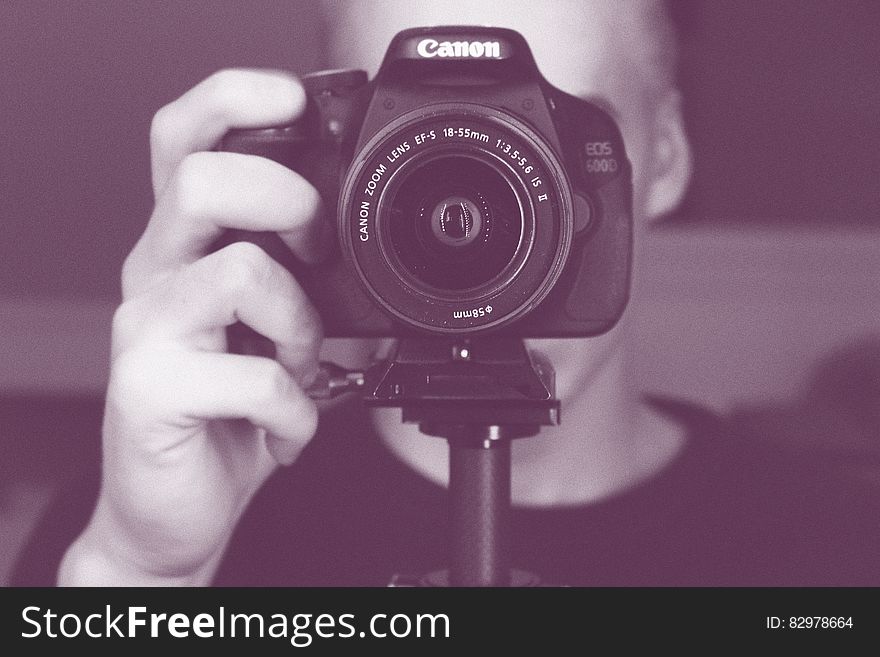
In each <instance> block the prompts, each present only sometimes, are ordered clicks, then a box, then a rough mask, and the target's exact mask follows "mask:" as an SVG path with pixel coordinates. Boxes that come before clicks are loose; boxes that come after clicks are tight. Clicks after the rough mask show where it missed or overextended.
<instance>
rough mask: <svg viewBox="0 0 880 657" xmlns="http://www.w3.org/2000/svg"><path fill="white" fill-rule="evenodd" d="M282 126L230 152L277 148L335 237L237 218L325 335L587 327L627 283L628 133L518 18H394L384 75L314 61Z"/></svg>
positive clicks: (579, 330)
mask: <svg viewBox="0 0 880 657" xmlns="http://www.w3.org/2000/svg"><path fill="white" fill-rule="evenodd" d="M303 84H304V86H305V89H306V92H307V97H308V101H307V107H306V110H305V112H304V114H303V115H302V116H301V117H300V118H299V119H298V120H297V121H296V122H295V123H294V124H291V125H287V126H278V127H269V128H266V129H256V130H255V129H249V130H233V131H231V132H229V133H228V134H227V135H226V136H225V138H224V139H223V141H222V142H221V144H220V145H219V147H218V148H219V149H220V150H224V151H233V152H239V153H248V154H254V155H260V156H264V157H268V158H271V159H273V160H275V161H277V162H280V163H282V164H284V165H285V166H287V167H289V168H291V169H293V170H294V171H296V172H298V173H299V174H300V175H302V176H303V177H304V178H306V179H307V180H308V181H309V182H310V183H311V184H313V185H314V186H315V187H316V188H317V190H318V191H319V193H320V194H321V196H322V198H323V199H324V201H325V204H326V206H327V207H328V208H334V207H335V208H337V213H336V217H335V218H333V219H335V221H336V226H337V235H338V238H339V239H338V240H337V242H336V244H334V247H333V252H332V253H331V254H330V255H329V256H328V257H327V258H326V259H325V260H323V261H322V262H321V263H319V264H316V265H315V264H312V265H308V266H306V265H304V264H303V263H300V262H298V261H297V260H296V259H295V258H294V256H293V255H292V254H291V253H290V251H289V250H288V249H287V248H286V247H285V246H284V245H283V243H282V242H281V240H280V239H279V238H278V237H277V235H274V234H268V233H247V232H243V231H230V232H229V234H228V235H226V236H225V237H224V243H228V242H231V241H239V240H248V241H252V242H255V243H257V244H259V245H260V246H261V247H262V248H264V249H265V250H266V251H267V252H268V253H269V254H270V255H272V257H274V258H276V259H277V260H278V261H279V262H281V263H282V264H284V265H285V266H286V267H287V268H288V269H289V270H290V271H291V272H292V273H293V274H294V275H295V277H296V278H297V281H298V282H299V284H300V285H301V286H302V287H303V288H304V290H305V292H306V293H307V294H308V295H309V297H310V299H311V300H312V302H313V303H314V304H315V306H316V308H317V310H318V312H319V314H320V316H321V318H322V322H323V324H324V330H325V333H326V335H328V336H331V337H404V336H413V335H421V336H425V335H446V336H458V335H465V336H469V335H476V334H483V333H487V332H492V333H493V334H498V335H504V336H509V337H584V336H591V335H597V334H600V333H603V332H605V331H607V330H608V329H610V328H611V327H612V326H613V325H614V324H615V323H616V322H617V320H618V319H619V318H620V316H621V314H622V313H623V310H624V308H625V306H626V303H627V299H628V294H629V279H630V268H631V257H632V256H631V253H632V183H631V171H630V165H629V162H628V160H627V158H626V154H625V151H624V145H623V140H622V138H621V135H620V131H619V129H618V127H617V126H616V124H615V122H614V121H613V119H612V118H611V117H610V116H609V115H608V114H607V113H606V112H605V111H604V110H603V109H601V108H599V107H598V106H596V105H594V104H592V103H590V102H587V101H585V100H582V99H580V98H576V97H574V96H571V95H569V94H566V93H564V92H562V91H560V90H558V89H556V88H554V87H553V86H552V85H550V84H549V83H548V82H547V81H546V80H544V79H543V77H542V76H541V74H540V72H539V71H538V68H537V66H536V64H535V61H534V58H533V57H532V54H531V52H530V50H529V48H528V45H527V44H526V41H525V39H524V38H523V37H522V36H521V35H520V34H518V33H517V32H514V31H512V30H507V29H499V28H488V27H473V26H445V27H425V28H415V29H410V30H405V31H403V32H400V33H399V34H398V35H397V36H396V37H395V38H394V39H393V40H392V42H391V44H390V45H389V47H388V50H387V52H386V55H385V58H384V60H383V63H382V65H381V67H380V69H379V71H378V73H377V74H376V76H375V77H374V78H373V79H372V80H368V78H367V74H366V73H365V72H364V71H357V70H337V71H324V72H319V73H315V74H310V75H307V76H304V78H303Z"/></svg>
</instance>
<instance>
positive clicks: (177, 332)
mask: <svg viewBox="0 0 880 657" xmlns="http://www.w3.org/2000/svg"><path fill="white" fill-rule="evenodd" d="M304 105H305V94H304V92H303V89H302V87H301V86H300V84H299V83H298V82H297V81H296V80H295V79H293V78H292V77H289V76H287V75H284V74H281V73H274V72H266V71H243V70H231V71H223V72H220V73H218V74H215V75H214V76H212V77H210V78H208V79H207V80H205V81H204V82H202V83H201V84H199V85H197V86H196V87H194V88H193V89H192V90H190V91H189V92H187V93H186V94H184V95H183V96H182V97H180V98H179V99H178V100H176V101H174V102H172V103H171V104H169V105H167V106H166V107H163V108H162V109H161V110H159V112H158V113H157V114H156V116H155V118H154V120H153V125H152V130H151V152H152V177H153V190H154V195H155V208H154V211H153V214H152V216H151V217H150V220H149V224H148V225H147V228H146V230H145V232H144V234H143V236H142V237H141V238H140V240H139V241H138V243H137V244H136V246H135V247H134V249H133V250H132V252H131V254H130V255H129V256H128V258H127V260H126V262H125V265H124V268H123V273H122V292H123V295H122V296H123V303H122V304H121V306H120V307H119V309H118V310H117V312H116V315H115V317H114V323H113V352H112V366H111V374H110V382H109V387H108V392H107V401H106V409H105V416H104V427H103V477H102V487H101V493H100V496H99V500H98V504H97V507H96V510H95V512H94V514H93V516H92V518H91V520H90V522H89V525H88V527H87V528H86V530H85V531H84V532H83V534H82V535H81V536H80V537H79V538H78V539H77V541H76V542H75V543H74V544H73V545H72V546H71V548H70V549H69V550H68V552H67V555H66V556H65V559H64V562H63V563H62V567H61V570H60V573H59V583H60V584H88V585H94V584H116V585H129V584H136V585H149V584H204V583H207V582H208V581H209V580H210V578H211V576H212V575H213V572H214V570H215V568H216V565H217V563H218V561H219V559H220V557H221V556H222V553H223V550H224V548H225V545H226V543H227V541H228V539H229V536H230V535H231V533H232V530H233V527H234V526H235V524H236V522H237V520H238V518H239V516H240V515H241V513H242V511H243V510H244V508H245V507H246V505H247V504H248V502H249V501H250V499H251V497H252V495H253V494H254V492H255V491H256V490H257V489H258V488H259V487H260V486H261V485H262V483H263V482H264V481H265V480H266V478H267V477H268V476H269V475H270V474H271V473H272V471H273V470H274V469H275V467H276V466H277V464H278V463H284V464H288V463H292V462H293V461H294V460H295V459H296V457H297V456H298V454H299V452H300V451H301V449H302V448H303V447H304V446H305V444H306V443H307V442H308V440H309V439H310V438H311V437H312V435H313V434H314V432H315V428H316V425H317V410H316V407H315V405H314V403H313V402H312V401H311V400H310V399H309V398H308V397H307V396H306V395H305V394H304V392H303V387H304V385H306V384H307V383H308V381H309V380H310V377H312V376H313V375H314V373H315V372H316V370H317V357H318V350H319V347H320V343H321V326H320V321H319V318H318V315H317V313H316V312H315V310H314V308H313V307H312V305H311V304H310V303H309V301H308V299H306V297H305V295H304V294H303V292H302V290H301V289H300V287H299V286H298V285H297V283H296V281H295V280H294V279H293V277H292V276H291V275H290V273H289V272H288V271H287V270H286V269H285V268H284V267H282V266H281V265H279V264H278V263H276V262H275V261H274V260H273V259H272V258H270V257H269V256H268V255H266V253H265V252H263V251H262V250H261V249H260V248H259V247H257V246H254V245H253V244H250V243H242V242H239V243H235V244H231V245H229V246H227V247H225V248H223V249H221V250H219V251H216V252H213V253H209V250H210V247H211V245H212V244H213V243H214V241H215V240H216V238H217V237H218V236H219V235H220V234H221V233H222V232H223V230H224V229H226V228H238V229H244V230H260V231H275V232H277V233H278V234H279V235H280V236H281V238H282V239H283V240H284V241H285V243H286V244H287V245H288V246H289V247H290V248H291V249H292V251H293V252H294V253H295V254H296V255H298V256H299V257H301V258H303V259H306V260H308V259H310V258H314V257H315V254H316V253H317V252H318V251H319V250H320V246H321V244H322V243H324V241H325V239H326V236H327V235H328V234H329V231H328V230H327V227H326V222H324V221H322V220H321V207H320V206H321V203H320V198H319V196H318V193H317V192H316V190H315V189H314V188H313V187H312V186H311V185H309V184H308V183H307V182H306V181H305V180H304V179H303V178H301V177H300V176H299V175H297V174H296V173H294V172H292V171H290V170H289V169H287V168H285V167H283V166H282V165H280V164H277V163H275V162H272V161H269V160H266V159H263V158H260V157H256V156H251V155H242V154H235V153H221V152H206V151H207V149H210V148H211V147H212V146H214V145H215V144H216V142H218V141H219V139H220V138H221V137H222V136H223V135H224V134H225V133H226V132H227V131H228V130H229V129H230V128H250V127H262V126H267V125H277V124H283V123H289V122H291V121H293V120H295V119H296V118H297V117H298V116H299V115H300V113H301V112H302V110H303V107H304ZM236 321H241V322H243V323H245V324H247V325H248V326H250V327H251V328H253V329H254V330H256V331H257V332H259V333H261V334H262V335H264V336H265V337H267V338H269V339H270V340H272V341H273V342H274V344H275V346H276V351H277V359H276V360H273V359H269V358H263V357H258V356H246V355H237V354H230V353H227V345H226V333H225V328H226V327H227V326H229V325H231V324H233V323H235V322H236Z"/></svg>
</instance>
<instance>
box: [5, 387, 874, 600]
mask: <svg viewBox="0 0 880 657" xmlns="http://www.w3.org/2000/svg"><path fill="white" fill-rule="evenodd" d="M646 403H649V404H650V405H651V406H652V407H653V408H654V409H655V410H656V411H657V412H659V413H665V414H668V415H670V416H671V417H673V418H675V419H677V421H679V422H681V423H682V424H683V425H684V427H685V428H686V430H687V434H688V440H687V443H686V447H685V448H684V449H683V451H682V452H681V453H680V455H679V456H678V458H677V459H676V460H675V461H674V462H673V463H672V464H671V465H669V466H668V467H666V468H665V469H664V470H663V471H662V472H661V473H659V474H658V475H657V476H655V477H654V478H652V479H651V480H650V481H647V482H645V483H643V484H641V485H639V486H638V487H636V488H633V489H631V490H629V491H627V492H625V493H623V494H621V495H618V496H616V497H613V498H610V499H608V500H606V501H602V502H599V503H596V504H591V505H586V506H576V507H567V508H558V509H552V510H545V509H534V508H514V510H513V512H512V537H511V539H512V552H513V553H512V565H513V566H514V567H515V568H518V569H522V570H525V571H529V572H532V573H535V574H537V575H538V576H540V578H541V581H542V582H544V583H546V584H550V585H557V584H558V585H571V586H758V585H760V586H807V585H819V586H878V585H880V482H878V480H877V472H878V469H877V467H876V465H877V459H876V456H872V455H873V454H876V452H875V451H873V450H867V449H863V446H853V445H852V444H848V443H846V442H844V444H845V445H848V446H847V448H846V449H839V448H838V447H835V448H834V449H833V450H832V449H829V448H827V447H822V446H821V445H837V446H839V445H840V442H841V441H837V442H835V440H834V437H833V436H828V435H827V433H826V432H828V431H833V430H834V428H835V427H834V426H833V425H828V424H823V423H822V422H819V421H813V422H809V421H805V420H809V418H808V417H807V418H805V416H804V414H803V413H800V412H790V411H789V412H784V411H778V412H774V413H764V414H760V413H752V414H740V415H737V414H732V415H730V416H726V417H721V416H718V415H715V414H713V413H710V412H708V411H706V410H705V409H701V408H699V407H697V406H693V405H688V404H683V403H680V402H673V401H669V400H659V399H649V400H647V401H646ZM370 427H371V425H370V423H369V421H368V419H367V417H366V414H365V412H364V410H363V409H362V408H361V407H360V406H359V405H358V404H355V403H344V404H342V405H341V406H340V407H339V408H337V409H335V410H334V412H332V413H330V414H328V415H327V416H325V417H324V418H322V422H321V427H320V429H319V432H318V435H317V436H316V437H315V439H314V440H313V441H312V442H311V443H310V444H309V446H308V447H307V448H306V449H305V451H304V452H303V454H302V455H301V457H300V459H299V460H298V461H297V462H296V463H295V464H294V465H293V466H291V467H289V468H283V469H280V470H279V471H278V472H277V473H276V474H275V475H274V476H273V477H272V478H270V480H269V481H268V482H267V483H266V484H265V486H264V487H263V488H262V489H261V490H260V492H259V493H258V494H257V495H256V497H255V498H254V500H253V501H252V503H251V505H250V506H249V508H248V509H247V511H246V512H245V514H244V517H243V518H242V520H241V522H240V523H239V525H238V527H237V529H236V532H235V535H234V537H233V539H232V541H231V544H230V545H229V549H228V551H227V553H226V556H225V559H224V561H223V563H222V564H221V567H220V569H219V571H218V573H217V577H216V580H215V583H216V584H217V585H230V586H238V585H242V586H307V585H313V586H385V585H387V584H388V583H389V582H390V581H391V580H392V577H394V576H395V575H399V576H403V577H405V578H409V577H418V576H420V575H424V574H426V573H429V572H432V571H437V570H439V569H441V568H443V567H445V566H446V565H447V541H448V531H447V504H448V499H447V492H446V490H445V489H444V488H442V487H440V486H437V485H435V484H433V483H431V482H429V481H427V480H425V479H424V478H422V477H421V476H420V475H418V474H417V473H415V472H414V471H412V470H411V469H410V468H409V467H407V466H406V465H404V464H403V463H401V462H400V461H399V460H397V459H396V457H394V456H393V455H392V454H391V453H390V452H389V451H388V450H387V449H386V448H385V447H384V446H383V445H382V443H381V441H380V439H379V438H378V436H377V435H376V434H375V433H374V432H373V431H372V430H371V429H370ZM424 439H425V440H440V439H439V438H429V437H425V438H424ZM523 440H528V439H527V438H525V439H523ZM96 491H97V475H95V476H94V477H92V478H91V481H89V482H85V483H84V484H83V488H82V489H81V490H80V491H79V492H78V493H70V494H66V495H63V496H61V497H60V499H59V502H58V503H57V504H56V505H55V506H54V508H53V509H52V510H51V512H50V513H49V515H48V516H47V518H46V521H45V522H44V523H43V524H42V526H41V527H40V528H39V529H38V530H37V532H36V533H35V536H34V538H33V540H32V541H31V545H30V546H29V547H28V548H27V549H26V550H25V553H24V554H25V557H24V559H23V560H22V561H21V563H20V564H19V568H18V569H17V572H16V574H15V576H14V578H13V585H51V584H52V583H53V582H54V577H55V572H56V570H57V566H58V563H59V561H60V558H61V555H62V553H63V551H64V549H65V548H66V546H67V545H69V543H70V542H71V541H72V540H73V538H74V537H75V535H76V533H77V531H78V530H79V529H80V528H81V527H82V526H83V524H84V522H85V521H86V519H87V518H88V516H89V513H90V511H91V509H92V507H93V504H94V499H95V495H96Z"/></svg>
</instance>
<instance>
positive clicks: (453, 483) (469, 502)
mask: <svg viewBox="0 0 880 657" xmlns="http://www.w3.org/2000/svg"><path fill="white" fill-rule="evenodd" d="M488 429H489V431H488V435H489V437H488V438H487V437H483V438H482V439H475V438H476V437H475V436H470V437H469V438H468V437H465V436H455V437H452V436H450V437H449V488H450V491H452V499H451V507H450V523H451V527H450V529H451V535H452V537H453V539H452V540H453V544H452V545H451V558H452V562H451V564H450V572H449V578H450V584H451V585H452V586H510V581H511V579H510V578H511V570H510V562H511V560H510V440H507V439H505V438H502V437H501V436H500V431H499V428H498V427H488ZM485 430H486V427H483V432H485ZM483 432H481V433H483ZM483 436H486V433H483Z"/></svg>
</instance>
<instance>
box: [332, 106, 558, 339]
mask: <svg viewBox="0 0 880 657" xmlns="http://www.w3.org/2000/svg"><path fill="white" fill-rule="evenodd" d="M357 149H358V150H357V153H356V156H355V158H354V160H353V161H352V164H351V166H350V167H349V170H348V172H347V173H346V174H345V178H344V180H343V182H342V187H341V195H340V205H339V229H340V236H341V247H342V250H343V254H344V256H345V257H346V258H348V260H349V262H350V263H351V265H352V266H353V268H354V271H355V274H356V276H357V277H358V279H359V281H360V282H361V283H362V284H363V285H364V289H365V291H366V292H367V294H368V295H369V296H370V298H371V299H372V300H373V301H374V302H375V303H376V304H377V306H378V307H379V308H381V309H382V310H383V311H384V312H385V313H387V314H388V315H389V316H391V317H392V318H393V319H394V320H400V321H401V322H403V325H402V326H401V327H400V328H401V329H402V330H410V329H416V330H426V331H429V332H431V333H444V334H454V333H470V332H475V331H483V330H489V329H495V328H500V327H502V326H506V325H507V324H509V323H511V322H513V321H515V320H517V319H519V318H521V317H524V316H525V315H526V314H528V313H530V312H532V311H533V310H534V309H536V308H537V307H538V305H539V304H540V303H541V302H542V301H543V300H544V299H545V298H546V297H547V295H548V294H549V293H550V291H551V289H552V288H553V286H554V284H555V283H556V281H557V280H559V278H560V276H561V275H562V271H563V267H564V266H565V264H566V261H567V258H568V253H569V249H570V247H571V236H572V226H573V223H572V210H571V207H572V206H571V192H570V184H569V182H568V178H567V176H566V174H565V170H564V169H563V168H562V163H561V162H560V160H559V159H558V157H557V156H556V154H555V152H554V150H553V148H552V147H551V146H550V145H549V144H548V143H547V142H546V140H545V139H544V138H543V137H542V136H541V135H540V134H538V133H536V132H534V130H532V129H531V128H530V127H529V126H528V125H526V124H524V123H522V122H521V121H519V120H518V119H517V118H516V117H515V116H512V115H510V114H509V113H507V112H505V111H503V110H500V109H496V108H492V107H488V106H486V105H479V104H471V103H462V102H444V103H437V104H432V105H428V106H419V107H417V108H414V109H412V110H410V111H408V112H406V113H405V114H403V115H401V116H398V117H397V118H395V119H393V120H392V121H391V122H390V123H388V124H386V125H384V126H383V127H382V128H381V129H380V130H378V131H377V132H375V134H373V136H372V137H371V138H370V139H369V140H368V141H366V143H365V144H364V145H362V146H358V147H357Z"/></svg>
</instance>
